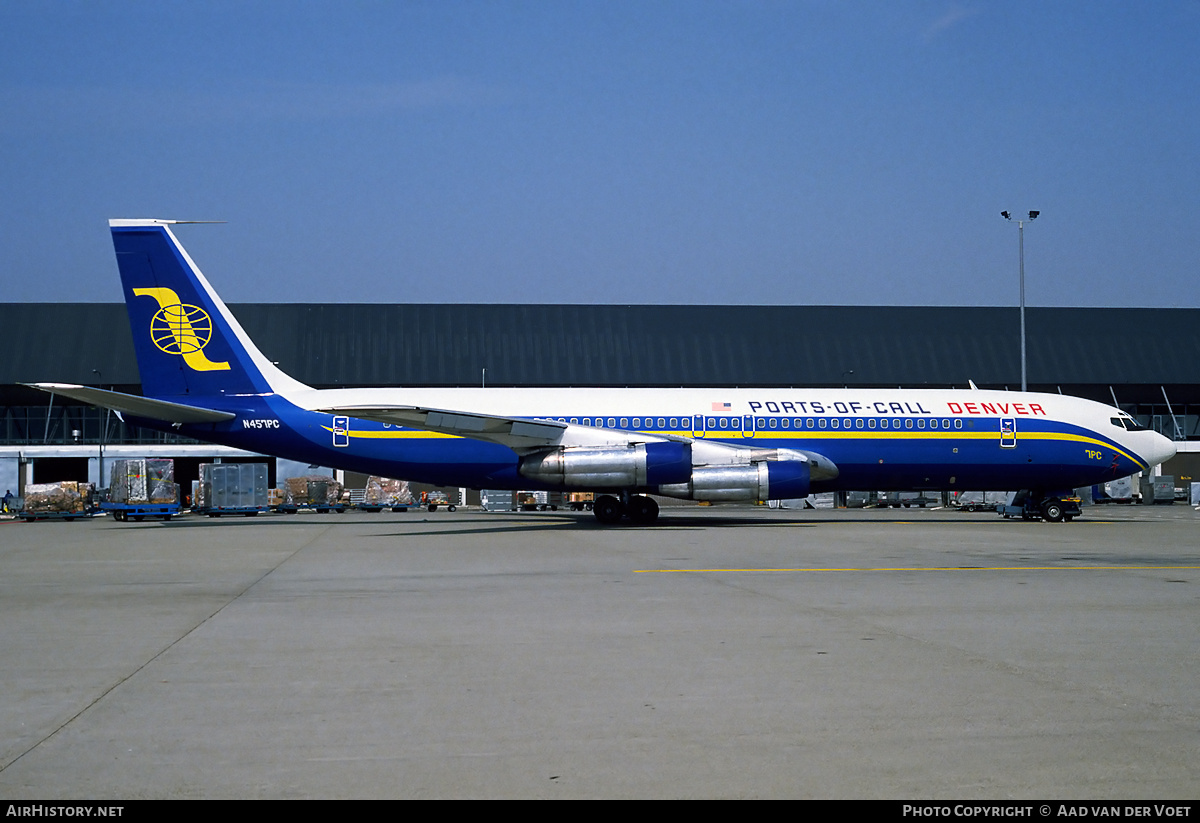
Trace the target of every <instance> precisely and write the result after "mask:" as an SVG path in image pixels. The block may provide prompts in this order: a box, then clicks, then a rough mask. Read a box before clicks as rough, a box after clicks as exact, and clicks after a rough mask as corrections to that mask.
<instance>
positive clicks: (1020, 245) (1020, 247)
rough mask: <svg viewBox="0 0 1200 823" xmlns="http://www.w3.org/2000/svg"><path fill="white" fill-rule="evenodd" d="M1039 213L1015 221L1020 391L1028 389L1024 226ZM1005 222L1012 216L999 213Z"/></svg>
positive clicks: (1003, 212)
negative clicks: (1019, 317) (1019, 305)
mask: <svg viewBox="0 0 1200 823" xmlns="http://www.w3.org/2000/svg"><path fill="white" fill-rule="evenodd" d="M1039 214H1041V212H1040V211H1031V212H1029V219H1028V220H1018V221H1017V256H1018V258H1019V259H1020V268H1021V391H1025V390H1026V389H1027V388H1028V384H1027V383H1026V380H1025V224H1026V223H1027V222H1028V223H1032V222H1033V221H1034V220H1037V216H1038V215H1039ZM1000 216H1001V217H1003V218H1004V219H1005V220H1012V215H1011V214H1009V213H1008V212H1006V211H1002V212H1000Z"/></svg>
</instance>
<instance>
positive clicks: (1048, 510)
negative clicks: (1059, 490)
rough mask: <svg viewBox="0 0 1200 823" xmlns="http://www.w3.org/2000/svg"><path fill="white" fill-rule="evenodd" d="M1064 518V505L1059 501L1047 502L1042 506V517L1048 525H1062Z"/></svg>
mask: <svg viewBox="0 0 1200 823" xmlns="http://www.w3.org/2000/svg"><path fill="white" fill-rule="evenodd" d="M1063 516H1064V515H1063V506H1062V503H1060V502H1058V501H1057V500H1047V501H1046V502H1045V503H1043V504H1042V517H1043V518H1045V520H1046V522H1047V523H1061V522H1062V521H1063Z"/></svg>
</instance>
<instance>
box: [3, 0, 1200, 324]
mask: <svg viewBox="0 0 1200 823" xmlns="http://www.w3.org/2000/svg"><path fill="white" fill-rule="evenodd" d="M1198 43H1200V3H1198V2H1195V0H1187V1H1186V2H1185V1H1184V0H1160V1H1158V2H1147V3H1140V2H1121V3H1114V2H1103V1H1100V2H1094V1H1091V0H1089V2H1082V0H1081V1H1080V2H1045V0H1042V2H1025V0H1016V1H1015V2H1009V3H995V2H974V0H956V1H955V2H943V1H942V0H937V1H932V0H931V1H930V2H884V0H879V1H878V2H855V1H854V0H844V1H842V2H835V1H834V0H793V2H766V1H765V0H764V1H763V2H755V1H754V0H744V1H743V2H703V1H702V0H690V2H667V1H666V0H662V1H660V2H655V1H654V0H641V1H640V2H623V1H622V0H603V1H602V0H596V2H570V1H569V0H559V1H557V2H550V1H549V0H547V1H546V2H282V0H276V2H231V3H226V2H186V3H185V2H162V0H158V1H157V2H134V0H120V2H116V1H115V0H114V2H77V3H72V2H36V1H33V2H15V0H0V146H3V154H4V162H3V165H2V166H0V168H2V170H3V171H2V172H0V173H2V177H0V182H2V185H0V192H2V195H0V196H2V197H3V200H4V205H5V212H6V214H5V219H4V221H3V223H2V224H0V255H2V258H0V259H2V266H3V291H4V294H5V299H7V300H11V301H106V302H116V301H119V300H120V290H119V286H118V282H117V273H116V264H115V262H114V259H113V254H112V247H111V243H110V241H109V237H108V230H107V224H106V221H107V219H108V218H110V217H169V218H176V219H197V220H225V221H228V222H227V223H226V224H225V225H221V226H184V227H180V228H179V229H178V230H177V233H178V235H179V237H180V238H181V240H182V241H183V242H184V244H185V246H186V247H187V248H188V250H189V251H190V252H191V254H192V256H193V258H194V259H195V260H196V261H197V263H198V264H199V265H200V267H201V268H202V269H203V270H204V271H205V273H206V274H207V275H208V276H209V278H210V280H212V282H213V283H214V285H215V286H216V287H217V289H218V290H219V291H220V292H221V293H222V295H223V296H224V297H225V298H226V299H227V300H228V301H230V302H291V301H295V302H316V301H331V302H389V303H390V302H434V303H441V302H476V303H496V302H504V303H525V302H532V303H551V302H569V303H707V304H722V303H745V304H858V305H868V304H870V305H879V304H882V305H891V304H895V305H1012V304H1015V302H1016V300H1017V226H1016V225H1015V224H1011V225H1010V224H1005V222H1004V221H1003V219H1002V218H1001V217H1000V214H999V213H1000V211H1001V210H1004V209H1008V210H1010V211H1013V212H1014V213H1016V214H1024V213H1025V212H1027V211H1028V210H1030V209H1037V210H1040V211H1041V213H1042V214H1041V216H1040V217H1039V218H1038V220H1037V221H1036V222H1035V223H1033V224H1032V225H1030V226H1028V227H1027V228H1026V231H1025V252H1026V274H1027V295H1028V302H1029V304H1030V305H1044V306H1162V307H1169V306H1188V307H1200V288H1197V286H1198V280H1200V278H1198V277H1197V271H1198V270H1197V264H1198V261H1200V109H1198V107H1200V48H1197V44H1198Z"/></svg>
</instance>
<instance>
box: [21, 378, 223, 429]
mask: <svg viewBox="0 0 1200 823" xmlns="http://www.w3.org/2000/svg"><path fill="white" fill-rule="evenodd" d="M21 385H23V386H28V387H29V388H31V389H41V390H42V391H44V392H50V393H51V394H61V395H63V396H65V397H70V398H73V399H75V400H82V401H83V402H84V403H87V404H89V405H92V406H99V407H100V408H102V409H112V410H113V411H117V412H123V413H125V414H132V415H134V416H136V417H148V418H150V419H151V420H165V421H167V422H168V423H220V422H222V421H224V420H232V419H233V418H234V417H236V416H237V415H235V414H233V413H232V412H226V411H218V410H217V409H206V408H202V407H201V406H187V405H184V404H183V403H171V402H169V401H166V400H154V399H152V398H149V397H139V396H138V395H136V394H125V393H124V392H119V391H107V390H105V389H94V388H92V387H91V386H80V385H78V384H76V383H22V384H21Z"/></svg>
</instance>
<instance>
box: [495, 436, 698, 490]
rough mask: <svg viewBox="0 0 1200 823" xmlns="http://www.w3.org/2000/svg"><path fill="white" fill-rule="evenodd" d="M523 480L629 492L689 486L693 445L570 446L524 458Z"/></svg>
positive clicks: (522, 461) (521, 472)
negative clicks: (678, 484)
mask: <svg viewBox="0 0 1200 823" xmlns="http://www.w3.org/2000/svg"><path fill="white" fill-rule="evenodd" d="M517 471H518V473H519V474H520V475H521V476H522V477H528V478H529V479H530V480H538V481H541V482H543V483H550V484H553V485H556V486H562V487H564V488H581V489H629V488H645V487H647V486H660V485H663V484H672V483H687V481H688V478H689V477H691V475H692V446H691V444H690V443H676V442H667V443H634V444H631V445H629V446H626V447H617V448H614V447H587V446H568V447H565V448H559V449H552V450H550V451H541V452H535V453H534V454H530V455H526V456H525V457H522V458H521V463H520V466H519V467H518V469H517Z"/></svg>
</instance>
